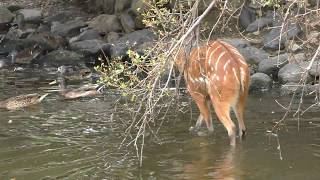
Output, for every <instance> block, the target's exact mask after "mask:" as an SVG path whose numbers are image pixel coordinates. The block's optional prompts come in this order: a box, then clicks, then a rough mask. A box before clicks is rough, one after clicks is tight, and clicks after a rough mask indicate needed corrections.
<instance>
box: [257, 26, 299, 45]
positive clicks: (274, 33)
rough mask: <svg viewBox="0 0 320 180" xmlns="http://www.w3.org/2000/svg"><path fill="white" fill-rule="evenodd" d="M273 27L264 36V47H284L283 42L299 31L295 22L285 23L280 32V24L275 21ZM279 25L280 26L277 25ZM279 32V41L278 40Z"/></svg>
mask: <svg viewBox="0 0 320 180" xmlns="http://www.w3.org/2000/svg"><path fill="white" fill-rule="evenodd" d="M274 26H275V27H274V28H273V29H272V30H271V31H270V32H269V33H267V34H266V35H265V36H264V40H263V44H264V45H263V46H264V48H266V49H272V50H277V49H279V44H280V49H282V48H284V44H285V42H286V41H288V40H289V39H291V38H293V37H295V36H297V35H298V34H299V33H300V32H301V28H300V27H299V25H298V24H296V23H286V24H285V25H284V28H283V29H282V33H281V24H279V23H275V24H274ZM279 26H280V27H279ZM280 34H281V41H280Z"/></svg>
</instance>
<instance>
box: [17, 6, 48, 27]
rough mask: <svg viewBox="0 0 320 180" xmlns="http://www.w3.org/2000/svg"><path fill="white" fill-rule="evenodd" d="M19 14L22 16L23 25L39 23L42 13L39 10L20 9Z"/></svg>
mask: <svg viewBox="0 0 320 180" xmlns="http://www.w3.org/2000/svg"><path fill="white" fill-rule="evenodd" d="M19 14H21V15H22V16H23V21H24V23H36V24H38V23H40V22H41V18H42V13H41V10H40V9H21V10H19Z"/></svg>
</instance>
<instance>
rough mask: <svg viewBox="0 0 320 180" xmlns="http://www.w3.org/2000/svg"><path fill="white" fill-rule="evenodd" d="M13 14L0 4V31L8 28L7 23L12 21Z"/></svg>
mask: <svg viewBox="0 0 320 180" xmlns="http://www.w3.org/2000/svg"><path fill="white" fill-rule="evenodd" d="M13 18H14V14H13V13H11V11H9V10H8V9H7V8H4V7H1V6H0V31H6V30H8V29H9V23H11V22H12V20H13Z"/></svg>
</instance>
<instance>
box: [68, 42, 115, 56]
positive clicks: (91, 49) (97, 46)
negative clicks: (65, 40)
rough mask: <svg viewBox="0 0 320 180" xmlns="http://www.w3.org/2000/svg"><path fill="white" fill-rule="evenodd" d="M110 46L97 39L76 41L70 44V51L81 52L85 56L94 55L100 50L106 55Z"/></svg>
mask: <svg viewBox="0 0 320 180" xmlns="http://www.w3.org/2000/svg"><path fill="white" fill-rule="evenodd" d="M110 46H111V45H110V44H108V43H105V42H104V41H102V40H97V39H92V40H84V41H78V42H73V43H71V44H70V48H71V50H74V51H78V52H81V53H83V54H85V55H96V54H97V53H98V52H99V51H100V50H103V51H105V52H106V53H107V54H108V52H109V50H110Z"/></svg>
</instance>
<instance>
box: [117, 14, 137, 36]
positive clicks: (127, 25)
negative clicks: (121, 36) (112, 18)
mask: <svg viewBox="0 0 320 180" xmlns="http://www.w3.org/2000/svg"><path fill="white" fill-rule="evenodd" d="M120 22H121V25H122V27H123V30H124V32H126V33H131V32H133V31H134V30H135V21H134V18H133V17H132V16H131V15H130V14H129V13H127V12H124V13H122V14H121V15H120Z"/></svg>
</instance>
